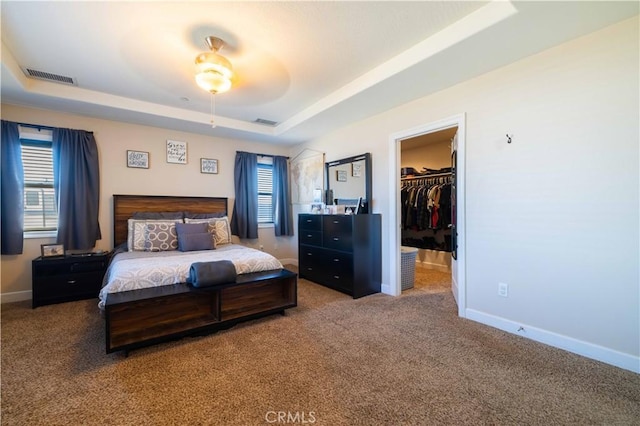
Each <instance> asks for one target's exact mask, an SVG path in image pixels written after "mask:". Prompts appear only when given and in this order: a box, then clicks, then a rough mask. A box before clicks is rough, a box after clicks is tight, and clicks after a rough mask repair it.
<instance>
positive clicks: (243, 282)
mask: <svg viewBox="0 0 640 426" xmlns="http://www.w3.org/2000/svg"><path fill="white" fill-rule="evenodd" d="M143 211H144V212H177V211H188V212H191V213H224V214H227V199H226V198H218V197H170V196H149V195H114V196H113V221H114V224H113V241H114V247H117V246H118V245H119V244H121V243H123V242H126V241H127V220H128V219H129V218H130V217H131V216H132V215H133V213H134V212H143ZM297 283H298V277H297V274H295V273H294V272H291V271H288V270H286V269H280V270H274V271H264V272H256V273H252V274H242V275H238V277H237V279H236V281H235V282H230V283H226V284H222V285H218V286H212V287H206V288H194V287H192V286H190V285H188V284H185V283H182V284H174V285H169V286H161V287H155V288H145V289H140V290H131V291H125V292H122V293H112V294H109V295H108V296H107V300H106V302H105V327H106V351H107V353H111V352H115V351H124V352H125V355H126V354H127V353H128V352H129V351H130V350H132V349H136V348H140V347H143V346H148V345H152V344H156V343H160V342H165V341H168V340H174V339H178V338H181V337H184V336H189V335H196V334H206V333H210V332H214V331H217V330H221V329H225V328H229V327H232V326H233V325H235V324H237V323H239V322H242V321H247V320H251V319H255V318H259V317H263V316H266V315H271V314H275V313H280V314H282V315H284V311H285V309H288V308H292V307H295V306H297Z"/></svg>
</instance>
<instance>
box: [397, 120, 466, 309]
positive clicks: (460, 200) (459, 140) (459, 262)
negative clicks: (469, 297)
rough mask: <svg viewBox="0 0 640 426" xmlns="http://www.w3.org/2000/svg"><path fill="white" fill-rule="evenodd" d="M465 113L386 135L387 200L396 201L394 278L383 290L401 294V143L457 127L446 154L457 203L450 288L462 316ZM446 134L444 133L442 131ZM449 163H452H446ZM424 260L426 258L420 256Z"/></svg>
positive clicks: (463, 296)
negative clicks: (453, 181) (451, 168)
mask: <svg viewBox="0 0 640 426" xmlns="http://www.w3.org/2000/svg"><path fill="white" fill-rule="evenodd" d="M464 125H465V115H464V114H459V115H456V116H453V117H449V118H446V119H443V120H440V121H437V122H433V123H428V124H425V125H422V126H418V127H415V128H411V129H407V130H403V131H401V132H397V133H395V134H393V135H391V136H390V138H389V158H390V167H389V169H390V170H389V171H390V174H389V179H390V185H389V187H390V188H391V190H390V192H391V193H390V197H389V199H390V200H395V203H393V202H392V203H390V204H391V205H390V207H389V218H390V230H389V232H390V242H391V246H390V251H391V253H395V256H391V262H390V277H391V279H392V280H393V278H394V277H395V281H394V282H393V283H391V284H389V286H388V287H389V288H387V289H385V290H386V291H385V292H387V293H388V294H392V295H396V296H397V295H400V294H401V291H402V290H401V260H400V255H401V250H400V248H401V246H402V221H401V220H402V209H401V190H400V176H401V169H402V166H401V157H402V150H401V148H402V143H403V142H404V141H411V142H409V143H419V142H418V141H420V140H428V139H429V135H430V134H435V133H438V132H443V131H447V130H450V129H453V128H457V132H455V134H456V138H455V140H454V141H452V143H451V145H452V148H453V149H454V150H455V154H451V153H450V155H451V157H449V158H450V159H451V160H449V161H453V160H455V165H456V170H455V174H454V176H455V182H456V184H455V186H454V188H455V193H454V194H452V195H453V197H452V198H454V199H455V202H456V208H455V211H454V212H453V213H454V218H455V222H454V224H455V227H454V228H453V229H452V231H451V232H453V233H454V234H455V238H453V241H454V242H457V244H456V247H452V249H453V252H455V256H451V257H450V258H449V259H448V260H450V268H451V269H450V270H451V278H452V279H451V291H452V293H453V296H454V298H455V300H456V303H457V304H458V315H459V316H461V317H465V308H466V305H465V301H466V298H465V293H466V291H465V274H464V270H465V267H464V265H465V264H464V260H465V259H464V251H465V250H464V241H465V234H464V232H465V229H464V143H465V126H464ZM445 133H446V132H445ZM449 164H451V163H449ZM434 243H436V244H440V243H442V240H440V241H438V240H436V241H435V242H434ZM423 260H425V259H423Z"/></svg>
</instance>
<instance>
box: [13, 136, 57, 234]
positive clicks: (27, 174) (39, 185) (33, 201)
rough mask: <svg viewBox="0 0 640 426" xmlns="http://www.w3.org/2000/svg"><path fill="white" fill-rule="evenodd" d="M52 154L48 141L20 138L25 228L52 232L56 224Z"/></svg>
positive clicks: (26, 229)
mask: <svg viewBox="0 0 640 426" xmlns="http://www.w3.org/2000/svg"><path fill="white" fill-rule="evenodd" d="M52 154H53V153H52V150H51V143H46V142H41V141H28V140H22V165H23V168H24V230H25V231H52V230H56V228H57V226H58V211H57V206H56V200H55V193H54V189H53V155H52Z"/></svg>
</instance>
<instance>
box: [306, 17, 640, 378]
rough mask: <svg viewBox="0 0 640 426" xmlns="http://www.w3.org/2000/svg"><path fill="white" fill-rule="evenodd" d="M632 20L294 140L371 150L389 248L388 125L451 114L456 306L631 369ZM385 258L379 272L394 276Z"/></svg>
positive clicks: (638, 80)
mask: <svg viewBox="0 0 640 426" xmlns="http://www.w3.org/2000/svg"><path fill="white" fill-rule="evenodd" d="M638 27H639V26H638V18H637V17H635V18H633V19H630V20H626V21H623V22H621V23H619V24H616V25H613V26H611V27H608V28H605V29H603V30H601V31H598V32H595V33H593V34H589V35H587V36H584V37H581V38H578V39H575V40H572V41H570V42H567V43H564V44H562V45H559V46H557V47H554V48H551V49H548V50H546V51H543V52H541V53H538V54H536V55H533V56H530V57H527V58H525V59H523V60H520V61H518V62H515V63H513V64H510V65H508V66H505V67H502V68H500V69H497V70H495V71H492V72H488V73H486V74H484V75H482V76H479V77H477V78H474V79H471V80H468V81H465V82H463V83H461V84H458V85H456V86H453V87H450V88H448V89H446V90H442V91H440V92H438V93H434V94H432V95H430V96H427V97H424V98H421V99H419V100H416V101H414V102H411V103H407V104H405V105H402V106H400V107H398V108H395V109H393V110H390V111H387V112H385V113H383V114H380V115H377V116H374V117H370V118H367V119H366V120H363V121H362V122H359V123H356V124H353V125H350V126H347V127H344V128H342V129H340V130H338V131H335V132H333V133H331V134H327V135H325V136H323V137H321V138H319V139H317V140H314V141H312V142H309V143H308V144H306V145H305V146H306V147H309V148H312V149H317V150H321V151H326V152H327V160H333V159H336V158H341V157H347V156H349V155H355V154H358V153H359V152H365V151H368V152H371V154H372V161H373V212H374V213H381V214H382V222H383V223H382V227H383V232H382V258H383V259H389V258H390V257H391V256H392V253H390V252H389V246H390V245H391V243H390V241H391V238H392V235H393V231H394V230H395V229H397V227H396V224H392V223H390V222H389V216H390V209H395V208H396V206H395V200H391V199H390V195H389V194H390V193H391V191H390V188H389V185H390V179H391V177H390V175H389V168H390V164H389V152H390V149H391V148H390V146H391V143H390V139H391V137H392V135H394V134H397V133H399V132H405V131H406V130H407V129H414V128H416V127H419V126H424V125H427V124H429V123H434V122H437V121H438V120H443V119H445V118H448V117H453V116H455V115H457V114H461V113H465V114H466V126H465V127H466V135H465V136H466V149H465V156H466V181H465V188H466V193H465V200H466V211H465V214H466V224H465V225H466V239H465V244H466V249H465V257H466V299H467V305H466V311H465V314H466V315H467V316H468V317H473V318H474V319H476V320H479V321H484V322H485V323H488V324H491V325H493V326H499V327H501V328H503V329H506V330H509V331H511V332H513V333H516V334H521V335H525V334H522V332H518V331H517V330H518V329H519V326H523V328H524V329H525V330H527V333H526V335H527V336H528V337H531V338H535V339H537V340H540V341H545V342H548V343H551V344H553V345H555V346H558V347H563V348H567V349H570V350H573V351H575V352H577V353H582V354H584V355H586V356H589V357H595V358H596V359H602V360H606V361H607V362H611V363H613V364H615V365H623V366H625V367H626V368H635V369H636V370H637V369H638V365H640V364H639V360H640V358H639V356H640V321H638V319H639V318H640V295H639V290H640V288H639V285H638V283H639V281H640V280H639V270H638V259H639V258H640V253H639V240H638V238H639V234H640V229H639V226H640V225H639V223H640V213H639V196H640V195H639V194H640V188H639V181H640V179H639V163H638V158H639V146H640V142H639V128H640V122H639V121H640V118H639V117H640V108H639V93H640V87H639V86H640V76H639V70H638V67H639V65H638V64H639V63H640V60H639V59H640V58H639V52H640V49H639V40H638ZM507 133H508V134H510V135H512V137H513V141H512V143H511V144H507V142H506V137H505V135H506V134H507ZM394 185H395V184H394ZM594 236H595V237H594ZM389 269H390V268H389V265H388V263H387V262H384V263H383V265H382V280H383V284H384V285H394V286H395V284H396V283H395V278H394V277H392V274H391V271H390V270H389ZM501 282H502V283H507V284H509V286H510V287H509V297H508V298H504V297H500V296H499V295H498V293H497V287H498V283H501Z"/></svg>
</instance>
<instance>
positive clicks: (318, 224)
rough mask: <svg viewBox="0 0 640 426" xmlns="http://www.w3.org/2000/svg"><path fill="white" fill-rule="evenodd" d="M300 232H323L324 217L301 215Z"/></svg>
mask: <svg viewBox="0 0 640 426" xmlns="http://www.w3.org/2000/svg"><path fill="white" fill-rule="evenodd" d="M298 228H299V229H300V230H303V229H305V230H309V231H318V232H320V231H322V216H321V215H314V214H301V215H300V216H299V219H298Z"/></svg>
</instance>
